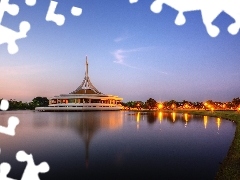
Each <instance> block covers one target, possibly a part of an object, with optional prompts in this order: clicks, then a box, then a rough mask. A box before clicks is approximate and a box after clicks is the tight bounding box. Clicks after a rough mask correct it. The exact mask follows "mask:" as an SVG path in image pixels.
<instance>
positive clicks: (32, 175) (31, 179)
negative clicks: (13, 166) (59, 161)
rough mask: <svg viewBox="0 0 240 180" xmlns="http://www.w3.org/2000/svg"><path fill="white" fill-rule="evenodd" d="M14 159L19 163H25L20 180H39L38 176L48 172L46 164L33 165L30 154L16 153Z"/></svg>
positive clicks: (48, 168)
mask: <svg viewBox="0 0 240 180" xmlns="http://www.w3.org/2000/svg"><path fill="white" fill-rule="evenodd" d="M16 159H17V160H18V161H19V162H27V166H26V168H25V170H24V172H23V175H22V178H21V180H40V179H39V176H38V174H39V173H46V172H48V171H49V170H50V167H49V165H48V163H47V162H42V163H40V164H39V165H35V163H34V160H33V156H32V154H27V153H26V152H25V151H18V152H17V154H16Z"/></svg>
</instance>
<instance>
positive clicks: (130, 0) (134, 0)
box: [129, 0, 138, 4]
mask: <svg viewBox="0 0 240 180" xmlns="http://www.w3.org/2000/svg"><path fill="white" fill-rule="evenodd" d="M129 2H130V3H131V4H133V3H136V2H138V0H129Z"/></svg>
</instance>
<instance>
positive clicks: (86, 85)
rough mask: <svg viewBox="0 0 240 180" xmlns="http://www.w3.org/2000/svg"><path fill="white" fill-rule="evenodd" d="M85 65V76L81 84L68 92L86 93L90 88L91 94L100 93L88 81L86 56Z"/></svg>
mask: <svg viewBox="0 0 240 180" xmlns="http://www.w3.org/2000/svg"><path fill="white" fill-rule="evenodd" d="M85 65H86V71H85V77H84V79H83V82H82V84H81V85H80V86H79V87H78V88H77V89H76V90H75V91H73V92H71V93H70V94H86V93H87V90H91V91H92V92H93V93H91V94H102V93H101V92H100V91H98V90H97V89H96V88H95V87H94V86H93V85H92V83H91V81H90V78H89V76H88V59H87V56H86V64H85ZM83 90H84V91H83ZM83 92H84V93H83Z"/></svg>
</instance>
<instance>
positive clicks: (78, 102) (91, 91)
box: [35, 57, 123, 111]
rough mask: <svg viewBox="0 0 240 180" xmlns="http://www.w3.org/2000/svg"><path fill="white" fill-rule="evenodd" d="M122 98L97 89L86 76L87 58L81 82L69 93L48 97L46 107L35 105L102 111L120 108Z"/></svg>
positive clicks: (45, 108) (64, 109) (61, 109)
mask: <svg viewBox="0 0 240 180" xmlns="http://www.w3.org/2000/svg"><path fill="white" fill-rule="evenodd" d="M122 100H123V98H120V97H118V96H113V95H106V94H103V93H101V92H100V91H98V90H97V89H96V88H95V87H94V86H93V84H92V83H91V81H90V78H89V76H88V60H87V57H86V71H85V77H84V79H83V82H82V84H81V85H80V86H79V87H78V88H77V89H76V90H75V91H73V92H71V93H70V94H61V95H59V96H54V97H53V98H50V99H49V105H48V107H36V108H35V110H36V111H97V110H99V111H104V110H121V109H122V105H121V102H122Z"/></svg>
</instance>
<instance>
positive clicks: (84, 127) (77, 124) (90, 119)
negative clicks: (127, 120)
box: [33, 112, 123, 168]
mask: <svg viewBox="0 0 240 180" xmlns="http://www.w3.org/2000/svg"><path fill="white" fill-rule="evenodd" d="M53 117H55V118H54V119H51V120H50V121H49V120H46V122H48V123H41V122H42V121H44V122H45V120H43V119H41V118H39V120H40V119H41V122H39V121H38V120H35V121H34V124H33V125H34V126H35V127H37V128H43V127H44V126H45V127H44V128H46V127H47V128H51V127H55V128H56V127H57V128H61V129H63V130H64V129H66V128H70V129H72V130H74V131H75V132H77V133H78V134H79V136H80V137H81V139H82V141H83V142H84V147H85V165H86V168H88V166H89V149H90V144H91V141H92V140H93V138H94V136H96V135H97V132H98V131H100V130H103V129H104V130H110V131H114V130H117V129H119V128H121V127H122V126H123V114H122V113H121V112H117V113H116V112H80V113H56V114H55V116H53Z"/></svg>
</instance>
